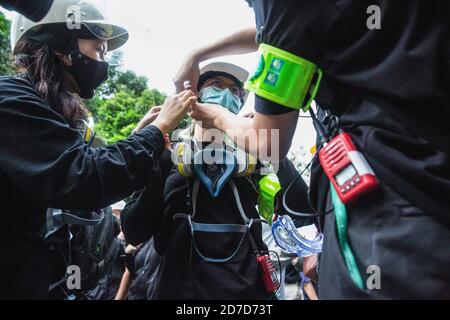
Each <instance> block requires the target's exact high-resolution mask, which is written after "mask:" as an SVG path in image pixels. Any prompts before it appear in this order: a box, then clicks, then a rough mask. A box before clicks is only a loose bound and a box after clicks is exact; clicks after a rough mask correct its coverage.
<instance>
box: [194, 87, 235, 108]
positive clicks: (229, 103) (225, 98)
mask: <svg viewBox="0 0 450 320" xmlns="http://www.w3.org/2000/svg"><path fill="white" fill-rule="evenodd" d="M200 100H201V101H202V102H203V103H214V104H218V105H221V106H222V107H224V108H227V109H228V110H230V111H231V112H232V113H234V114H238V113H239V111H240V110H241V108H242V102H241V99H240V98H239V97H236V96H235V95H234V94H233V93H232V92H231V91H230V89H228V88H227V89H224V90H220V89H217V88H214V87H213V86H210V87H206V88H204V89H202V90H201V91H200Z"/></svg>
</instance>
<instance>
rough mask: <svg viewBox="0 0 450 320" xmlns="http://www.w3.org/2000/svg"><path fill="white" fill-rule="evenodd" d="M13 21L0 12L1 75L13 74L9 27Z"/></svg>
mask: <svg viewBox="0 0 450 320" xmlns="http://www.w3.org/2000/svg"><path fill="white" fill-rule="evenodd" d="M10 27H11V22H10V21H9V20H7V19H6V18H5V16H4V14H3V13H1V12H0V75H5V74H12V73H13V70H12V68H11V63H10V56H11V48H10V40H9V39H10V37H9V29H10Z"/></svg>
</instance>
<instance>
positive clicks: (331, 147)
mask: <svg viewBox="0 0 450 320" xmlns="http://www.w3.org/2000/svg"><path fill="white" fill-rule="evenodd" d="M319 159H320V164H321V165H322V168H323V170H324V172H325V174H326V175H327V176H328V178H329V179H330V181H331V183H332V184H333V186H334V188H335V190H336V192H337V194H338V195H339V198H340V199H341V201H342V202H343V203H345V204H347V203H350V202H352V201H353V200H355V199H356V198H358V197H359V196H360V195H361V194H363V193H367V192H369V191H371V190H373V189H375V188H376V187H377V186H378V180H377V178H376V176H375V173H374V172H373V170H372V168H371V167H370V165H369V163H368V162H367V160H366V158H365V157H364V155H363V154H362V153H361V152H359V151H358V150H357V149H356V147H355V145H354V144H353V142H352V140H351V138H350V135H348V134H347V133H340V134H338V135H337V136H336V137H334V138H333V139H331V140H330V141H329V142H328V143H326V144H324V147H323V148H322V149H321V150H320V151H319Z"/></svg>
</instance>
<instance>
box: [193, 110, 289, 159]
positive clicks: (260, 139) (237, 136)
mask: <svg viewBox="0 0 450 320" xmlns="http://www.w3.org/2000/svg"><path fill="white" fill-rule="evenodd" d="M191 117H192V118H193V119H195V120H199V121H200V123H199V124H201V126H202V127H204V128H217V129H219V130H220V131H223V132H225V133H226V134H227V135H228V136H229V137H230V138H231V139H233V141H234V142H235V143H236V144H237V145H238V146H239V147H240V148H242V149H244V150H246V151H247V152H249V153H251V154H253V155H254V156H257V157H258V158H259V159H262V160H264V159H263V158H264V155H267V156H270V157H272V158H273V157H275V158H277V159H276V160H281V159H283V158H284V157H285V156H286V155H287V153H288V151H289V148H290V146H291V143H292V137H293V136H294V133H295V129H296V126H297V120H298V118H297V117H298V111H295V110H293V111H291V112H288V113H285V114H280V115H265V114H262V113H259V112H255V115H254V117H253V118H245V117H241V116H237V115H234V114H233V113H231V112H229V111H228V110H226V109H224V108H222V107H220V106H217V105H214V104H202V103H197V104H195V105H193V106H192V113H191ZM264 129H266V130H264ZM273 130H278V131H273ZM276 134H278V136H277V135H276ZM277 153H278V154H277ZM277 162H278V161H277Z"/></svg>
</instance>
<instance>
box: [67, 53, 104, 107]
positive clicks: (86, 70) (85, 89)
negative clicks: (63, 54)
mask: <svg viewBox="0 0 450 320" xmlns="http://www.w3.org/2000/svg"><path fill="white" fill-rule="evenodd" d="M70 57H71V60H72V66H71V67H70V68H69V72H70V73H71V74H72V75H73V77H74V78H75V80H76V81H77V83H78V86H79V88H80V97H81V98H83V99H91V98H92V97H93V96H94V94H95V89H97V88H98V87H99V86H100V85H101V84H102V83H103V82H105V81H106V80H107V79H108V66H109V65H108V63H107V62H104V61H97V60H94V59H91V58H89V57H88V56H86V55H84V54H82V53H81V52H77V53H72V54H71V55H70Z"/></svg>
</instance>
